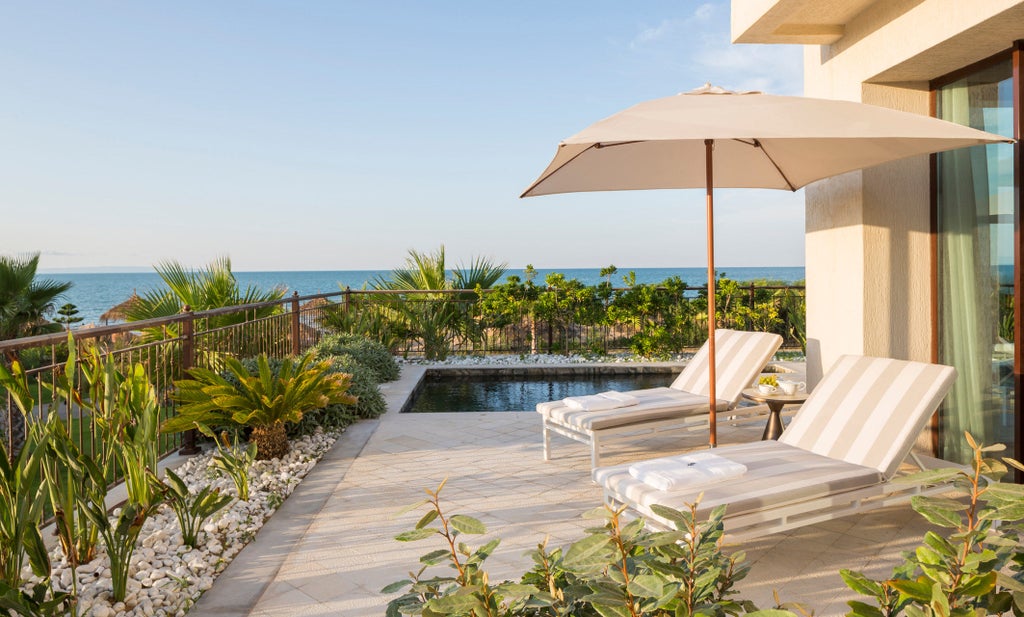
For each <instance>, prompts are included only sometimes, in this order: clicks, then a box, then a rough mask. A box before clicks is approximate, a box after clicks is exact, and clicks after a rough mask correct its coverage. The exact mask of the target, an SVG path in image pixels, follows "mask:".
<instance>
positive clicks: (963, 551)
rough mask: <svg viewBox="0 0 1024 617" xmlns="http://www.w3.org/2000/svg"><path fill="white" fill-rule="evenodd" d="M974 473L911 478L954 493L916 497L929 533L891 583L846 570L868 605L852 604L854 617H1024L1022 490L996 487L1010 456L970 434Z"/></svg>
mask: <svg viewBox="0 0 1024 617" xmlns="http://www.w3.org/2000/svg"><path fill="white" fill-rule="evenodd" d="M965 437H966V439H967V443H968V444H969V445H970V447H971V449H972V450H973V451H974V457H973V461H972V465H971V468H970V469H942V470H934V471H926V472H922V473H920V474H915V475H912V476H909V477H908V478H907V479H906V480H905V481H907V482H914V483H920V484H936V485H942V484H949V485H950V489H951V491H950V493H949V495H951V496H952V497H950V496H943V497H931V496H916V497H914V498H913V499H912V500H911V505H912V506H913V508H914V510H916V511H917V512H918V513H919V514H920V515H921V516H923V517H924V518H925V519H926V520H927V521H928V522H930V523H932V524H933V525H936V526H938V527H941V528H943V529H944V531H943V533H942V534H941V535H940V534H939V533H935V532H932V531H929V532H928V533H926V534H925V537H924V539H923V543H922V545H921V546H919V547H918V548H917V549H916V550H914V551H913V552H907V553H904V556H903V557H904V562H903V563H902V564H900V565H899V566H897V567H896V568H895V569H894V570H893V572H892V575H891V576H890V577H889V578H888V579H887V580H882V581H875V580H872V579H869V578H867V577H866V576H864V575H863V574H861V573H859V572H853V571H850V570H843V571H842V573H841V574H842V577H843V581H844V582H846V585H847V586H848V587H849V588H850V589H852V590H854V591H856V592H857V593H859V594H861V595H863V596H866V597H868V598H870V600H871V602H860V601H854V602H850V603H849V605H850V608H851V609H852V610H851V611H850V612H849V613H848V615H851V616H854V617H889V616H893V615H903V614H905V615H911V616H915V617H916V616H933V615H935V616H943V617H946V616H967V615H1001V614H1004V613H1012V614H1014V615H1024V551H1022V550H1021V544H1020V541H1021V532H1022V529H1024V527H1022V525H1021V520H1022V519H1024V486H1021V485H1019V484H1008V483H1003V482H999V478H1001V477H1002V476H1004V475H1005V474H1006V473H1007V471H1009V468H1010V467H1014V468H1017V469H1021V470H1024V467H1022V466H1021V464H1020V463H1019V462H1017V461H1015V460H1013V459H1009V458H1003V459H995V458H989V457H988V456H986V455H987V454H988V453H990V452H999V451H1001V450H1003V449H1004V447H1003V446H1001V445H998V444H997V445H994V446H983V445H982V444H979V443H977V442H976V441H975V440H974V438H973V437H972V436H971V435H970V433H967V434H966V436H965Z"/></svg>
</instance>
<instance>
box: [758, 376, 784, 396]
mask: <svg viewBox="0 0 1024 617" xmlns="http://www.w3.org/2000/svg"><path fill="white" fill-rule="evenodd" d="M778 389H779V380H778V379H776V378H775V375H765V376H764V377H761V378H760V379H758V380H757V391H758V392H760V393H761V394H775V393H776V392H777V391H778Z"/></svg>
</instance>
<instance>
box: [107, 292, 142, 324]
mask: <svg viewBox="0 0 1024 617" xmlns="http://www.w3.org/2000/svg"><path fill="white" fill-rule="evenodd" d="M138 303H139V294H138V293H136V292H135V290H134V289H133V290H132V295H131V296H130V297H129V298H128V299H127V300H125V301H124V302H122V303H121V304H118V305H117V306H115V307H113V308H111V309H110V310H109V311H107V312H106V313H103V314H102V315H100V321H102V322H103V325H107V324H109V323H110V322H112V321H125V320H126V319H127V318H128V311H129V310H130V309H131V308H132V307H134V306H135V305H136V304H138Z"/></svg>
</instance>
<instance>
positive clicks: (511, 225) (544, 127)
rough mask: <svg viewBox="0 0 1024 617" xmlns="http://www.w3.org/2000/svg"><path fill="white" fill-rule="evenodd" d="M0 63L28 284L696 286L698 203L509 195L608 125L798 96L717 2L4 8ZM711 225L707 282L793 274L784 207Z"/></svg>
mask: <svg viewBox="0 0 1024 617" xmlns="http://www.w3.org/2000/svg"><path fill="white" fill-rule="evenodd" d="M0 40H3V41H4V43H3V44H2V45H0V80H2V82H0V83H3V94H2V96H0V254H7V255H10V254H24V253H33V252H40V253H41V254H42V257H41V260H40V266H41V267H42V268H43V269H46V270H49V271H68V270H83V269H84V270H89V269H105V268H112V267H136V268H138V267H143V268H145V267H148V266H150V265H152V264H155V263H157V262H159V261H162V260H166V259H176V260H178V261H180V262H182V263H184V264H186V265H190V266H199V265H202V264H205V263H207V262H209V261H210V260H211V259H213V258H214V257H216V256H219V255H228V256H230V258H231V260H232V264H233V266H234V269H235V270H236V271H254V270H256V271H258V270H357V269H388V268H393V267H397V266H400V265H401V264H402V262H403V261H404V260H405V257H406V255H407V252H408V250H409V249H416V250H418V251H432V250H434V249H436V248H437V247H438V246H440V245H442V244H443V245H445V247H446V250H447V255H448V259H449V261H450V262H451V265H454V264H456V263H466V262H469V261H470V260H472V259H474V258H477V257H487V258H489V259H492V260H495V261H498V262H505V263H507V264H508V265H509V266H511V267H523V266H525V265H526V264H533V265H534V266H536V267H538V268H583V267H602V266H605V265H608V264H612V263H614V264H616V265H618V266H619V267H620V268H623V267H626V268H637V267H675V266H678V267H696V266H701V265H704V262H705V257H704V254H705V244H704V242H705V240H704V194H703V192H702V191H697V190H682V191H628V192H615V193H585V194H577V195H554V196H545V197H537V198H530V199H520V198H519V194H520V193H521V192H522V190H523V189H525V188H526V186H528V185H529V184H530V183H531V182H532V181H533V180H534V179H535V178H536V177H537V176H538V175H539V174H540V172H541V171H543V170H544V168H545V167H546V166H547V164H548V162H549V161H550V160H551V157H552V156H553V155H554V153H555V149H556V147H557V144H558V142H559V141H560V140H561V139H563V138H565V137H568V136H570V135H572V134H574V133H577V132H579V131H580V130H582V129H583V128H585V127H586V126H588V125H589V124H591V123H593V122H595V121H597V120H599V119H601V118H604V117H606V116H609V115H611V114H613V113H615V112H617V111H619V110H621V109H624V108H626V107H629V106H630V105H633V104H634V103H637V102H640V101H643V100H646V99H651V98H657V97H661V96H669V95H673V94H676V93H678V92H683V91H686V90H691V89H693V88H696V87H699V86H701V85H702V84H703V83H705V82H708V81H710V82H712V83H714V84H716V85H721V86H724V87H727V88H731V89H740V90H762V91H765V92H769V93H772V94H800V93H801V92H802V87H803V86H802V76H801V67H802V65H801V52H800V49H799V48H798V47H796V46H788V45H786V46H769V45H732V44H731V43H730V33H729V2H727V1H724V0H723V1H715V2H707V3H701V2H691V1H686V0H684V1H680V0H672V1H667V0H666V1H663V0H651V1H647V2H641V3H626V2H613V1H606V0H596V1H594V2H550V1H544V2H540V1H523V2H502V3H497V2H449V1H445V0H438V1H437V2H413V1H410V2H392V1H389V0H380V1H375V2H346V1H322V2H317V1H312V0H310V1H304V2H283V1H281V2H262V1H247V2H235V1H230V0H223V1H219V2H198V1H196V2H192V1H182V2H169V3H157V2H136V3H113V2H89V1H76V2H70V1H68V2H23V3H17V2H10V3H4V4H3V5H0ZM715 208H716V211H715V216H716V220H715V222H716V227H717V229H718V234H717V236H716V259H717V263H718V264H719V265H720V266H723V267H728V266H799V265H803V263H804V248H803V247H804V241H803V231H804V220H803V217H804V215H803V193H802V191H800V192H797V193H795V194H794V193H788V192H782V191H755V190H733V191H729V190H718V191H717V192H716V195H715Z"/></svg>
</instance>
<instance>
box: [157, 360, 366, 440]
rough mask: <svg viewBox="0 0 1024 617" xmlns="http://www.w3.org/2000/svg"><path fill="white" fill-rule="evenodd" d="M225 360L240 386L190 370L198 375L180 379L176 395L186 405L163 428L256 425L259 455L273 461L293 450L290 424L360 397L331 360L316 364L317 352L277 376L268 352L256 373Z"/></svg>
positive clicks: (254, 434) (288, 364)
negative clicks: (351, 392) (288, 430)
mask: <svg viewBox="0 0 1024 617" xmlns="http://www.w3.org/2000/svg"><path fill="white" fill-rule="evenodd" d="M225 364H226V368H227V370H228V372H229V373H231V375H232V376H233V377H234V378H235V380H237V382H238V383H237V384H235V383H232V382H231V381H229V380H228V379H226V378H225V377H224V376H222V375H221V374H219V373H217V372H214V371H211V370H209V369H204V368H197V369H192V370H191V371H189V375H190V376H191V377H192V379H182V380H179V381H177V382H175V386H176V388H177V389H176V392H175V395H174V397H175V399H176V400H177V401H178V402H179V403H182V406H181V407H180V408H179V409H178V414H177V415H176V416H175V417H173V418H171V419H169V420H167V421H166V422H164V425H163V427H162V428H161V430H162V431H163V432H165V433H177V432H181V431H187V430H189V429H191V428H193V427H194V426H195V424H196V423H197V422H198V423H200V424H205V425H207V426H233V427H250V428H252V434H251V436H250V439H251V440H252V441H253V442H254V443H256V444H257V458H259V459H261V460H269V459H272V458H280V457H282V456H284V455H285V454H286V453H287V452H288V447H289V446H288V436H287V434H286V433H285V428H284V425H285V424H286V423H289V422H298V421H299V420H301V419H302V414H304V413H305V412H307V411H310V410H312V409H319V408H321V407H325V406H327V405H331V404H334V403H340V404H343V405H351V404H354V403H356V401H357V399H356V397H354V396H350V395H349V394H347V391H348V388H349V385H350V384H351V381H352V377H351V375H348V374H345V373H333V372H331V363H330V362H329V361H324V362H318V363H314V362H313V357H312V356H311V355H306V356H303V357H302V358H300V359H298V360H297V361H295V360H292V359H285V360H284V361H283V362H282V363H281V368H280V370H279V371H278V373H277V375H275V374H274V371H272V370H271V368H270V363H269V362H268V360H267V356H266V355H261V356H259V357H258V358H257V371H256V374H250V373H249V371H248V370H246V368H245V366H244V365H243V364H242V363H241V362H239V361H238V360H236V359H234V358H228V359H226V361H225Z"/></svg>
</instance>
